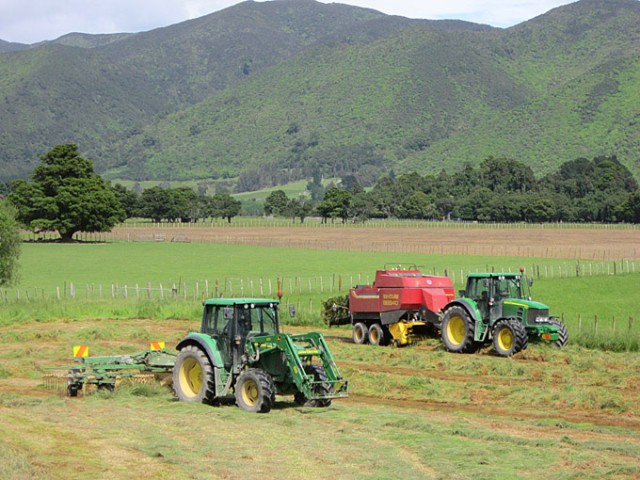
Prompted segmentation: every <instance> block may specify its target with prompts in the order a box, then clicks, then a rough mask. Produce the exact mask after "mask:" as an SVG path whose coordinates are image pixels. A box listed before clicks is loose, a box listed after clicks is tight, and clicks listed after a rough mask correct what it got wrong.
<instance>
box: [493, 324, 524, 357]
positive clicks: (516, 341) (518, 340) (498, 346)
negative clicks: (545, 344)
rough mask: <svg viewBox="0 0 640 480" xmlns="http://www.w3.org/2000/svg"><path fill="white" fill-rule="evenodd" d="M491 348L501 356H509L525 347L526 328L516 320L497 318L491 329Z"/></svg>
mask: <svg viewBox="0 0 640 480" xmlns="http://www.w3.org/2000/svg"><path fill="white" fill-rule="evenodd" d="M492 335H493V349H494V350H495V352H496V353H497V354H498V355H500V356H501V357H510V356H512V355H514V354H516V353H518V352H519V351H521V350H524V349H525V348H527V345H528V344H529V341H528V337H527V330H526V329H525V328H524V325H523V324H522V323H520V322H518V321H517V320H513V319H504V320H498V321H497V322H496V324H495V325H494V327H493V330H492Z"/></svg>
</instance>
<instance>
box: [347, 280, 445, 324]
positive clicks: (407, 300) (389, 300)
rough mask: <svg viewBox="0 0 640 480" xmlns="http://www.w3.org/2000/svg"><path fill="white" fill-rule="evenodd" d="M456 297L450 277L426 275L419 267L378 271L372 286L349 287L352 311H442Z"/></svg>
mask: <svg viewBox="0 0 640 480" xmlns="http://www.w3.org/2000/svg"><path fill="white" fill-rule="evenodd" d="M454 298H455V290H454V288H453V284H452V283H451V280H450V279H449V278H448V277H437V276H432V275H423V274H422V273H421V272H420V270H378V271H377V272H376V280H375V282H374V284H373V285H366V286H361V287H354V288H352V289H350V290H349V310H350V311H351V312H352V313H369V312H371V313H373V312H389V311H394V310H415V311H417V310H419V309H420V307H422V306H423V305H424V306H426V307H427V309H429V310H430V311H432V312H439V311H440V310H441V309H442V308H443V307H444V306H445V305H446V304H448V303H449V302H450V301H451V300H453V299H454Z"/></svg>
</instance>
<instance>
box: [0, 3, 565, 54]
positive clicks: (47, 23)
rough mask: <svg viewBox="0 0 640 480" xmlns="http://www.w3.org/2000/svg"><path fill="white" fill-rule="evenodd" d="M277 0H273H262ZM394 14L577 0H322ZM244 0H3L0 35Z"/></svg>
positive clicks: (500, 21)
mask: <svg viewBox="0 0 640 480" xmlns="http://www.w3.org/2000/svg"><path fill="white" fill-rule="evenodd" d="M262 1H272V0H262ZM274 1H277V0H274ZM320 1H321V2H322V3H345V4H349V5H354V6H359V7H366V8H373V9H374V10H378V11H380V12H383V13H386V14H389V15H401V16H404V17H409V18H423V19H430V20H441V19H459V20H467V21H470V22H475V23H484V24H488V25H492V26H494V27H509V26H512V25H515V24H518V23H521V22H524V21H526V20H530V19H532V18H534V17H536V16H538V15H541V14H543V13H545V12H548V11H549V10H551V9H552V8H555V7H558V6H560V5H566V4H568V3H572V2H573V1H575V0H564V1H563V0H446V1H442V0H343V1H337V2H333V1H332V0H320ZM237 3H240V1H239V0H0V39H2V40H5V41H9V42H19V43H28V44H31V43H36V42H39V41H43V40H54V39H56V38H58V37H60V36H62V35H65V34H67V33H71V32H82V33H93V34H96V33H120V32H142V31H147V30H152V29H154V28H158V27H165V26H167V25H173V24H175V23H180V22H182V21H185V20H189V19H192V18H197V17H201V16H203V15H207V14H209V13H212V12H215V11H218V10H222V9H223V8H227V7H230V6H231V5H234V4H237Z"/></svg>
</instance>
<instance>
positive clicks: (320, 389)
mask: <svg viewBox="0 0 640 480" xmlns="http://www.w3.org/2000/svg"><path fill="white" fill-rule="evenodd" d="M304 371H305V372H306V373H307V375H309V374H313V379H314V380H315V381H316V382H322V381H325V380H327V374H326V373H325V371H324V367H322V365H305V367H304ZM314 392H315V393H316V394H318V395H322V396H326V395H331V393H333V388H332V387H331V384H329V383H319V384H317V385H316V386H315V387H314ZM293 398H294V399H295V401H296V403H297V404H298V405H303V406H305V407H328V406H329V405H331V399H330V398H321V399H317V400H308V399H307V397H305V396H304V393H302V392H296V393H295V395H294V397H293Z"/></svg>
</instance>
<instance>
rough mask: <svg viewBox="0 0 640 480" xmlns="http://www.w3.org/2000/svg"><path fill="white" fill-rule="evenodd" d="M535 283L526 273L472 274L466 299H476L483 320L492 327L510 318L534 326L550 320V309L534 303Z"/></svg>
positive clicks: (469, 278) (465, 295) (465, 294)
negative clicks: (532, 293) (533, 285)
mask: <svg viewBox="0 0 640 480" xmlns="http://www.w3.org/2000/svg"><path fill="white" fill-rule="evenodd" d="M532 283H533V282H532V280H531V279H530V278H527V277H526V276H525V275H523V274H515V273H476V274H470V275H469V277H468V279H467V288H466V290H465V291H464V295H463V296H464V297H466V298H469V299H471V300H474V302H475V304H476V306H477V308H478V310H479V312H480V314H481V316H482V320H483V321H484V322H486V323H488V324H491V325H492V324H493V323H494V322H495V321H496V320H498V319H500V318H505V317H510V318H515V319H517V320H519V321H521V322H522V323H524V324H525V325H527V326H528V325H531V326H534V325H538V324H540V323H546V322H548V321H549V307H548V306H546V305H544V304H542V303H540V302H536V301H533V300H531V290H530V287H531V284H532Z"/></svg>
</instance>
